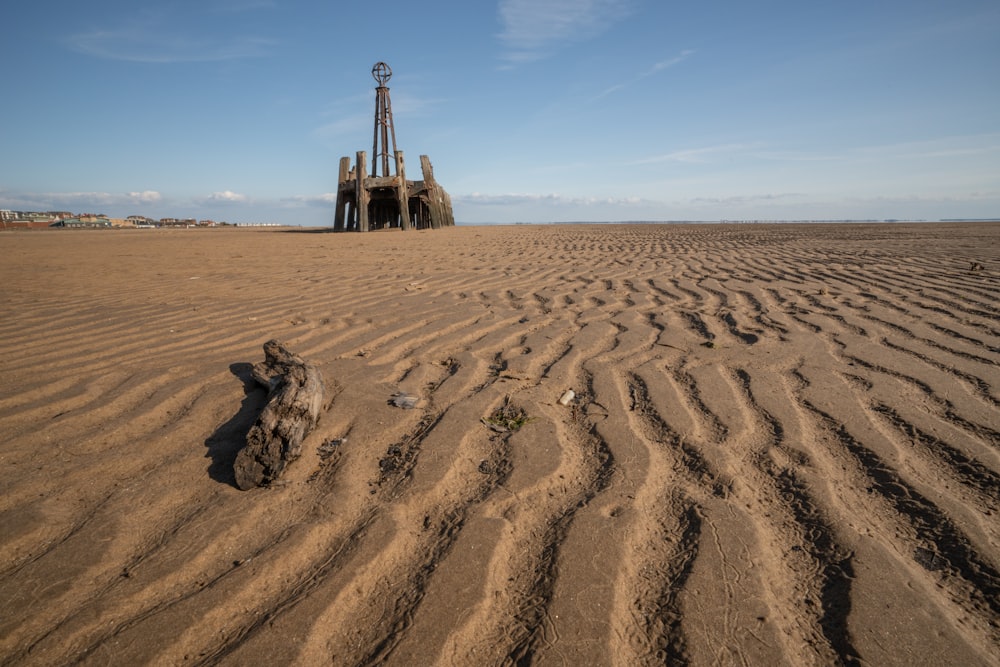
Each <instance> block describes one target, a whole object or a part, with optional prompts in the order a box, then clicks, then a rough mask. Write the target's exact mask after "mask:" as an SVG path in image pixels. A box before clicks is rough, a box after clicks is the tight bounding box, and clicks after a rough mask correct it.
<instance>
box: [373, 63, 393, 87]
mask: <svg viewBox="0 0 1000 667" xmlns="http://www.w3.org/2000/svg"><path fill="white" fill-rule="evenodd" d="M372 76H373V77H375V80H376V81H378V85H380V86H384V85H385V84H386V83H387V82H388V81H389V79H391V78H392V69H390V67H389V66H388V65H386V64H385V63H384V62H382V61H381V60H380V61H378V62H377V63H375V66H374V67H372Z"/></svg>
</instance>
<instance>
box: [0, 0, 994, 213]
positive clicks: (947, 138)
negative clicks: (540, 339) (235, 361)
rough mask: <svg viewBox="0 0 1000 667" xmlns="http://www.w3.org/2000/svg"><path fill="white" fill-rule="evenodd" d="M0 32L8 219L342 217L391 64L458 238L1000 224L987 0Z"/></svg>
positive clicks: (34, 7)
mask: <svg viewBox="0 0 1000 667" xmlns="http://www.w3.org/2000/svg"><path fill="white" fill-rule="evenodd" d="M374 7H378V8H380V9H381V13H378V12H377V11H376V10H375V9H374ZM370 8H371V9H370ZM0 25H2V26H3V38H2V39H0V61H2V62H3V63H4V65H3V68H2V72H3V74H2V78H0V81H2V82H3V86H2V87H3V91H4V93H5V94H4V102H3V104H0V155H2V159H0V208H10V209H15V210H53V209H57V210H70V211H74V212H95V213H106V214H108V215H112V216H126V215H130V214H142V215H149V216H151V217H157V218H158V217H165V216H178V217H197V218H212V219H215V220H228V221H241V222H251V221H278V222H285V223H290V224H304V225H329V224H332V218H333V200H334V195H335V193H336V187H337V184H336V181H337V168H338V162H339V159H340V157H341V156H352V157H353V156H354V154H355V152H357V151H359V150H365V151H368V152H369V153H370V152H371V137H372V120H373V114H374V95H375V93H374V87H375V82H374V81H373V80H372V78H371V74H370V70H371V67H372V65H373V64H374V63H375V62H377V61H379V60H384V61H386V62H388V63H389V65H390V66H391V67H392V69H393V73H394V74H393V78H392V80H391V81H390V82H389V86H390V89H391V96H392V105H393V115H394V118H395V126H396V138H397V143H398V146H399V148H400V149H401V150H403V151H405V153H406V156H407V163H408V165H409V171H410V172H411V173H410V174H409V175H410V177H411V178H413V177H419V167H418V165H419V161H418V156H419V155H421V154H427V155H429V156H430V158H431V160H432V162H433V164H434V171H435V176H436V177H437V180H438V181H439V182H440V183H441V184H442V185H443V186H444V187H445V188H446V189H447V190H448V192H449V193H450V194H451V196H452V200H453V203H454V208H455V215H456V219H457V220H458V221H459V222H460V223H463V222H468V223H479V222H554V221H579V220H588V221H619V220H720V219H845V218H853V219H868V218H874V219H884V218H911V219H934V220H936V219H939V218H984V217H991V216H998V215H1000V3H998V2H996V0H940V1H936V2H929V1H925V0H905V1H902V0H880V1H879V2H871V0H866V1H864V2H862V1H854V0H844V1H841V2H835V3H834V2H808V1H803V0H796V1H794V2H787V1H783V0H774V1H758V2H747V1H746V0H741V1H729V0H702V1H701V2H684V3H681V2H673V1H669V0H494V1H492V2H487V1H473V0H451V1H446V2H435V1H434V0H424V1H423V2H412V1H408V2H397V1H395V0H380V2H378V3H357V2H332V1H329V0H327V1H323V2H319V1H316V2H313V1H307V0H301V1H297V2H281V1H279V0H198V1H197V2H195V1H187V0H180V1H174V2H162V1H158V2H145V1H142V0H140V1H136V0H127V1H126V0H92V1H91V2H76V1H73V2H64V1H55V2H54V1H49V0H35V1H33V2H9V3H5V4H4V7H3V8H2V9H0ZM414 172H415V173H414Z"/></svg>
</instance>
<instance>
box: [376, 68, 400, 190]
mask: <svg viewBox="0 0 1000 667" xmlns="http://www.w3.org/2000/svg"><path fill="white" fill-rule="evenodd" d="M372 76H373V77H374V78H375V81H377V82H378V88H376V89H375V137H374V139H373V140H372V178H375V177H376V176H378V175H379V173H378V168H379V165H380V164H381V165H382V176H390V175H391V174H390V173H389V157H390V156H392V158H393V160H394V161H395V158H396V129H395V128H394V127H393V126H392V103H391V102H390V101H389V89H388V88H386V86H385V84H386V83H387V82H388V81H389V79H390V78H392V70H391V69H390V68H389V66H388V65H386V64H385V63H384V62H381V61H379V62H377V63H375V66H374V67H372ZM389 137H392V153H390V152H389ZM380 145H381V150H379V147H380Z"/></svg>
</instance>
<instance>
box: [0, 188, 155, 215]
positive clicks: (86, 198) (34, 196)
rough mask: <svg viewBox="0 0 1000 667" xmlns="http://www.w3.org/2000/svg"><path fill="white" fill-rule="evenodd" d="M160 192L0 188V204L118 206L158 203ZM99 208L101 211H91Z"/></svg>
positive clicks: (60, 207)
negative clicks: (22, 190)
mask: <svg viewBox="0 0 1000 667" xmlns="http://www.w3.org/2000/svg"><path fill="white" fill-rule="evenodd" d="M162 199H163V196H162V195H161V194H160V193H159V192H156V191H155V190H144V191H142V192H121V193H114V192H99V191H98V192H11V191H3V192H0V208H10V209H17V210H24V211H54V210H64V209H65V210H69V211H74V212H80V211H83V210H89V209H104V208H115V209H118V208H122V207H127V206H134V205H139V204H155V203H159V202H160V201H161V200H162ZM91 212H102V211H91Z"/></svg>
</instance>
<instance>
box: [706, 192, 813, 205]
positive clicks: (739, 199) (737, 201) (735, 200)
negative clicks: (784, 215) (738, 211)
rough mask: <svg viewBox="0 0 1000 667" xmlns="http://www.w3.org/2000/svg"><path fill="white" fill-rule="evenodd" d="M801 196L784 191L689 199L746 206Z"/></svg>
mask: <svg viewBox="0 0 1000 667" xmlns="http://www.w3.org/2000/svg"><path fill="white" fill-rule="evenodd" d="M799 197H802V195H801V194H799V193H796V192H784V193H780V194H769V193H767V194H753V195H730V196H727V197H695V198H693V199H691V200H689V201H690V203H692V204H699V205H701V204H709V205H713V206H746V205H749V204H761V203H770V202H777V201H781V200H787V199H795V198H799Z"/></svg>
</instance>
